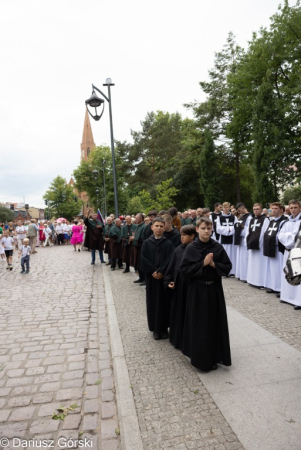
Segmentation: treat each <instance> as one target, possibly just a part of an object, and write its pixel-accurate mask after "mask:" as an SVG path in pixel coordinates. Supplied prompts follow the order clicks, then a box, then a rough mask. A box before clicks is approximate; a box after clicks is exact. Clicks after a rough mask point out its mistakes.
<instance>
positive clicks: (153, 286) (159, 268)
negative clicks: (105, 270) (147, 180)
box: [140, 217, 174, 339]
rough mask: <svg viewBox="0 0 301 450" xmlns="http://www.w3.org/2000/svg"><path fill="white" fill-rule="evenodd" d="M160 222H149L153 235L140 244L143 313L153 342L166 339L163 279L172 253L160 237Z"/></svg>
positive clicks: (166, 318)
mask: <svg viewBox="0 0 301 450" xmlns="http://www.w3.org/2000/svg"><path fill="white" fill-rule="evenodd" d="M164 229H165V223H164V220H163V219H161V218H160V217H157V218H156V219H154V220H153V223H152V231H153V234H152V235H151V236H150V237H149V238H148V239H147V240H146V241H144V242H143V245H142V249H141V259H140V269H141V271H142V272H143V273H144V274H145V283H146V309H147V320H148V328H149V330H150V331H152V332H153V337H154V339H168V337H169V335H168V331H167V328H168V325H169V295H167V293H166V289H165V287H164V282H163V276H164V274H165V271H166V269H167V266H168V264H169V261H170V258H171V255H172V253H173V251H174V247H173V245H172V243H171V242H170V241H169V240H168V239H166V238H165V237H164V236H163V233H164Z"/></svg>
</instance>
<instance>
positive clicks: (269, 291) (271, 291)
mask: <svg viewBox="0 0 301 450" xmlns="http://www.w3.org/2000/svg"><path fill="white" fill-rule="evenodd" d="M266 293H267V294H274V293H275V291H273V289H268V290H267V291H266Z"/></svg>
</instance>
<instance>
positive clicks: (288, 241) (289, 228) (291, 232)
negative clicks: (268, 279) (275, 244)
mask: <svg viewBox="0 0 301 450" xmlns="http://www.w3.org/2000/svg"><path fill="white" fill-rule="evenodd" d="M289 207H290V212H291V216H290V218H289V220H288V221H287V222H286V223H285V224H284V225H283V227H282V228H281V230H280V232H279V235H278V239H279V242H281V244H283V245H284V247H285V252H284V258H283V267H284V266H285V265H286V261H287V258H288V255H289V250H291V249H292V248H293V247H294V245H295V239H296V235H297V233H298V232H299V229H300V224H301V207H300V202H299V201H298V200H291V201H290V202H289ZM280 299H281V300H280V301H281V302H283V303H290V304H291V305H294V309H295V310H300V309H301V285H299V286H292V285H290V284H289V283H288V282H287V280H286V278H285V275H284V272H283V271H282V273H281V292H280Z"/></svg>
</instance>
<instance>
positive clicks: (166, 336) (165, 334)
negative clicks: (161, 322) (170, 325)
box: [161, 331, 169, 339]
mask: <svg viewBox="0 0 301 450" xmlns="http://www.w3.org/2000/svg"><path fill="white" fill-rule="evenodd" d="M168 338H169V333H168V331H166V332H165V333H161V339H168Z"/></svg>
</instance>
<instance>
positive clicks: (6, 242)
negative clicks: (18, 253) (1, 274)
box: [2, 230, 14, 270]
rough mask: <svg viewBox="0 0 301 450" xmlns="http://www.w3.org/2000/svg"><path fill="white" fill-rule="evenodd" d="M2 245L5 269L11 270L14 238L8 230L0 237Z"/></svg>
mask: <svg viewBox="0 0 301 450" xmlns="http://www.w3.org/2000/svg"><path fill="white" fill-rule="evenodd" d="M2 245H3V247H4V252H5V256H6V262H7V267H6V269H7V270H13V253H14V247H13V246H14V239H13V238H12V237H11V236H10V235H9V231H8V230H5V231H4V237H3V238H2Z"/></svg>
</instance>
